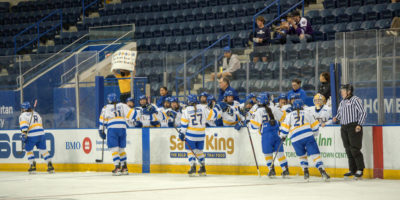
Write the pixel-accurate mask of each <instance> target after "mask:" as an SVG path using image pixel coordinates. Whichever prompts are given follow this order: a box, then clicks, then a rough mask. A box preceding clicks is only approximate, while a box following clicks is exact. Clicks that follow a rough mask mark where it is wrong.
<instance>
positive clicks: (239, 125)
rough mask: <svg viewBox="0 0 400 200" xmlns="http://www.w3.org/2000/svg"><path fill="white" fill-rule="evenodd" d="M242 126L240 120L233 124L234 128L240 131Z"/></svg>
mask: <svg viewBox="0 0 400 200" xmlns="http://www.w3.org/2000/svg"><path fill="white" fill-rule="evenodd" d="M242 127H243V125H242V122H239V123H237V124H236V125H235V129H236V130H238V131H240V129H241V128H242Z"/></svg>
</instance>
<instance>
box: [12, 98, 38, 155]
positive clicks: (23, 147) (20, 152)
mask: <svg viewBox="0 0 400 200" xmlns="http://www.w3.org/2000/svg"><path fill="white" fill-rule="evenodd" d="M36 105H37V99H35V103H34V104H33V109H32V111H31V118H30V119H29V124H28V130H27V131H26V134H25V133H21V138H22V137H28V133H29V128H30V127H31V123H32V118H33V112H34V111H35V108H36ZM24 149H25V142H22V141H21V151H18V153H17V154H18V155H21V154H22V153H23V152H24Z"/></svg>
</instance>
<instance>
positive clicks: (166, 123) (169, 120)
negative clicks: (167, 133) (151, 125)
mask: <svg viewBox="0 0 400 200" xmlns="http://www.w3.org/2000/svg"><path fill="white" fill-rule="evenodd" d="M169 111H171V97H167V98H165V99H164V102H163V107H161V108H158V113H157V118H158V119H159V121H160V126H161V127H174V117H171V116H169V115H168V112H169ZM169 114H171V113H169Z"/></svg>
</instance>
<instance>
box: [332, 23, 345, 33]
mask: <svg viewBox="0 0 400 200" xmlns="http://www.w3.org/2000/svg"><path fill="white" fill-rule="evenodd" d="M333 30H334V31H335V32H345V31H346V30H347V24H346V23H339V24H335V25H334V26H333Z"/></svg>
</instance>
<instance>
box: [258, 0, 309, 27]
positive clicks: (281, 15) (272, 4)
mask: <svg viewBox="0 0 400 200" xmlns="http://www.w3.org/2000/svg"><path fill="white" fill-rule="evenodd" d="M275 4H276V5H277V9H278V16H277V17H276V18H274V19H273V20H271V21H270V22H268V23H267V24H266V25H265V26H270V25H271V24H272V23H274V22H275V21H276V20H279V19H280V18H281V17H283V16H285V15H286V14H288V13H289V12H290V11H292V10H294V9H296V8H297V7H298V6H299V5H300V4H302V15H303V16H304V0H301V1H299V2H298V3H296V4H294V5H293V6H292V7H290V8H289V9H288V10H286V11H284V12H282V13H281V11H282V9H281V1H280V0H275V1H273V2H271V3H270V4H269V5H267V6H266V7H265V8H263V9H262V10H260V11H259V12H257V13H256V14H255V15H254V16H253V34H254V33H255V32H256V18H257V17H258V16H260V15H261V14H262V13H264V12H265V11H267V10H268V9H269V8H271V7H272V6H274V5H275Z"/></svg>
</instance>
